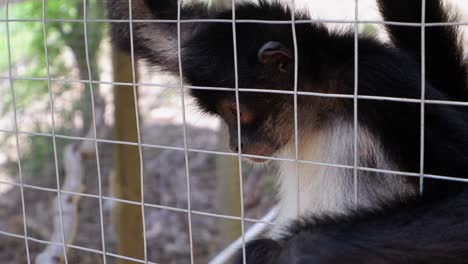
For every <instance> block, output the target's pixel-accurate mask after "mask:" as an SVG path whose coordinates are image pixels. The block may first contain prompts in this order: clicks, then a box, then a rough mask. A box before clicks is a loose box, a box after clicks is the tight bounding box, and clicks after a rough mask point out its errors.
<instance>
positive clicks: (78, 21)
mask: <svg viewBox="0 0 468 264" xmlns="http://www.w3.org/2000/svg"><path fill="white" fill-rule="evenodd" d="M43 3H44V6H43ZM83 3H86V4H87V6H86V17H87V18H89V19H93V18H94V19H96V18H101V19H102V18H104V17H105V12H104V7H103V3H104V1H102V0H87V1H84V0H66V1H63V0H46V1H41V0H23V1H18V2H15V3H9V4H8V5H6V4H4V5H0V18H2V19H5V18H8V19H10V20H13V21H10V22H8V32H7V31H6V30H7V24H6V23H5V22H0V35H1V37H0V57H1V58H3V59H1V60H0V75H2V76H7V75H8V71H9V67H10V66H11V69H12V72H13V77H25V78H31V77H33V78H37V77H39V78H46V77H48V76H47V74H48V73H50V77H51V78H57V79H61V78H63V79H70V77H69V76H70V73H71V72H77V70H78V74H79V79H88V74H89V73H88V69H87V60H86V58H87V57H86V55H87V54H86V49H85V41H84V40H85V37H84V36H85V32H84V30H85V27H84V19H85V12H84V11H85V9H84V8H85V6H84V4H83ZM43 14H45V17H43ZM43 18H45V20H46V21H45V23H44V21H43ZM44 27H45V28H44ZM44 31H45V34H44ZM104 32H105V24H104V23H96V22H87V32H86V33H87V34H86V35H87V40H88V41H87V44H88V49H89V54H88V58H89V63H90V64H91V65H92V66H94V68H93V69H92V70H93V72H92V74H93V77H94V78H97V79H98V78H99V71H98V70H97V66H96V64H97V57H98V54H99V53H98V52H99V46H100V43H101V40H102V39H103V36H104ZM7 36H8V37H9V38H7ZM44 36H46V37H47V39H44ZM8 39H9V42H8V41H7V40H8ZM46 43H47V53H46V48H45V44H46ZM9 53H10V55H11V65H10V61H9V60H8V54H9ZM70 53H71V54H72V56H73V57H74V63H72V64H70V62H69V60H70V56H68V57H67V56H64V54H70ZM47 63H48V65H49V68H47ZM70 65H72V66H71V67H70ZM5 83H8V82H5ZM60 85H61V89H60V92H62V91H66V90H67V87H69V84H67V83H61V84H60ZM13 88H14V91H15V96H16V103H17V110H18V108H22V107H26V106H27V105H28V104H30V103H32V102H33V101H37V100H44V101H46V100H48V96H49V95H48V92H49V83H48V82H47V81H38V80H21V83H18V81H14V82H13ZM88 90H89V89H85V92H84V93H83V95H82V97H83V98H89V92H88V93H87V94H86V92H87V91H88ZM0 92H3V96H2V97H1V99H0V115H5V114H6V113H8V112H10V111H12V109H13V106H12V104H13V96H12V94H11V92H10V87H0ZM60 92H59V93H60ZM54 96H60V94H57V93H54ZM82 101H83V100H77V102H72V103H73V106H74V109H73V111H71V112H72V113H63V112H61V113H60V115H63V116H70V118H69V120H73V117H72V115H76V114H77V112H80V110H81V111H83V112H86V113H88V112H89V113H88V115H90V114H91V113H90V111H87V110H86V111H84V110H83V109H82V108H87V107H88V106H85V107H83V106H82V105H81V102H82ZM80 108H81V109H80ZM87 118H88V119H90V118H89V117H87ZM67 120H68V119H67ZM30 125H32V126H36V129H35V130H34V131H38V132H50V131H40V129H41V128H40V127H39V125H38V124H30ZM69 129H70V128H64V127H56V132H58V131H62V132H63V131H65V130H69ZM27 144H28V146H29V147H28V151H27V152H26V153H24V154H23V153H22V161H23V166H25V168H28V169H31V170H33V171H38V172H39V171H41V169H44V167H45V166H46V165H45V164H44V162H43V159H44V158H47V157H49V156H50V155H51V153H53V147H52V144H51V141H50V138H45V137H40V136H38V137H30V138H29V140H28V142H27ZM57 151H58V152H59V153H60V152H61V151H62V146H61V145H60V144H58V145H57ZM39 174H40V173H39Z"/></svg>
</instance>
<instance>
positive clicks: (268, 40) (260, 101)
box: [182, 23, 294, 162]
mask: <svg viewBox="0 0 468 264" xmlns="http://www.w3.org/2000/svg"><path fill="white" fill-rule="evenodd" d="M197 30H199V32H198V33H196V35H195V36H194V37H193V39H191V40H190V41H188V42H186V44H185V45H184V46H183V47H182V48H183V53H182V68H183V73H184V78H186V80H187V81H188V82H189V83H190V84H191V85H192V86H196V88H195V89H192V90H191V94H192V95H193V96H194V97H195V99H196V101H197V103H198V105H199V106H200V107H201V108H202V109H203V110H204V111H205V112H207V113H210V114H214V115H217V116H219V117H220V118H222V119H223V120H224V122H225V123H226V124H227V126H228V129H229V134H230V144H229V145H230V149H231V150H232V151H233V152H237V151H238V147H239V145H240V146H241V152H242V153H243V154H251V155H258V156H273V155H274V154H275V153H277V152H278V151H280V150H281V149H282V147H284V146H285V145H286V144H287V143H289V142H291V140H293V139H294V107H293V106H294V97H293V94H291V93H289V94H282V93H274V92H271V90H273V91H275V90H283V91H284V90H286V91H289V92H292V91H293V90H294V46H293V43H292V32H291V26H290V25H265V24H261V25H259V24H255V25H252V24H238V25H237V26H236V43H235V44H236V51H237V52H236V54H234V46H233V34H232V25H231V24H227V23H222V24H219V23H217V24H211V25H203V26H201V27H199V28H198V29H197ZM235 56H236V57H237V60H236V63H237V74H236V70H235V66H234V64H235V61H234V57H235ZM236 86H237V87H238V88H240V89H241V90H240V91H238V93H236V91H235V88H236ZM203 87H216V88H231V90H224V91H219V90H213V89H203ZM245 89H251V90H250V91H248V90H245ZM252 89H254V90H252ZM267 90H269V91H267ZM236 95H238V103H237V100H236ZM237 112H239V121H238V120H237ZM238 124H240V126H241V127H240V128H241V129H240V130H241V141H240V144H239V139H238ZM249 159H250V160H251V161H254V162H263V161H266V160H265V159H261V158H249Z"/></svg>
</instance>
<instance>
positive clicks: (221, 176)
mask: <svg viewBox="0 0 468 264" xmlns="http://www.w3.org/2000/svg"><path fill="white" fill-rule="evenodd" d="M221 127H222V128H221V131H220V132H219V139H220V140H219V141H220V143H219V144H220V145H221V147H222V148H223V151H226V152H229V150H228V149H227V146H228V135H227V129H226V128H225V127H224V126H221ZM216 168H217V175H216V177H217V196H218V197H217V201H218V204H217V206H218V209H219V212H220V213H222V214H227V215H234V216H240V210H241V206H240V197H239V196H240V187H239V164H238V157H237V156H218V157H217V159H216ZM219 229H220V230H222V232H220V241H218V243H219V244H221V245H229V244H230V243H232V242H233V241H234V240H236V239H237V238H238V237H239V235H240V234H241V222H240V221H234V220H224V219H223V221H221V222H220V226H219Z"/></svg>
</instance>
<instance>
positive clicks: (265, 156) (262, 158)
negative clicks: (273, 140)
mask: <svg viewBox="0 0 468 264" xmlns="http://www.w3.org/2000/svg"><path fill="white" fill-rule="evenodd" d="M243 154H246V155H252V156H244V158H245V159H247V160H248V161H250V162H252V163H256V164H262V163H268V162H269V161H271V157H273V155H274V154H275V149H274V148H272V147H271V146H270V145H268V144H262V143H256V144H253V145H251V146H250V147H248V148H246V149H245V150H244V149H243ZM254 156H259V157H254Z"/></svg>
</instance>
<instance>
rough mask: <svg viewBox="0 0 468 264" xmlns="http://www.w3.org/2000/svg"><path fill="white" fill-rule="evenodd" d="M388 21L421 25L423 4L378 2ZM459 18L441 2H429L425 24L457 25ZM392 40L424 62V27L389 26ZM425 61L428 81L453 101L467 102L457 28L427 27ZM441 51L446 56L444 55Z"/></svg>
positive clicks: (419, 0)
mask: <svg viewBox="0 0 468 264" xmlns="http://www.w3.org/2000/svg"><path fill="white" fill-rule="evenodd" d="M378 4H379V7H380V12H381V14H382V16H383V18H384V19H385V21H391V22H405V23H421V22H422V20H421V14H422V0H411V1H408V0H379V1H378ZM454 21H456V17H455V16H453V15H452V12H450V10H449V9H448V8H447V7H444V4H443V1H442V0H427V1H426V9H425V19H424V22H425V23H441V22H454ZM386 29H387V31H388V33H389V36H390V39H391V40H392V42H393V43H394V44H395V46H397V47H398V48H400V49H402V50H404V51H406V52H408V53H409V54H410V55H412V56H413V57H414V58H415V59H416V61H417V62H418V63H419V62H420V61H421V27H418V26H402V25H389V24H387V25H386ZM424 31H425V45H424V46H425V58H426V63H425V64H426V71H427V74H426V76H427V79H428V80H429V81H430V82H431V83H432V84H433V85H434V86H436V87H438V88H439V89H440V90H442V91H444V92H445V93H446V94H447V95H449V96H450V97H452V98H454V99H457V100H467V99H468V93H467V84H468V83H467V82H468V78H467V73H468V71H467V70H468V69H467V67H468V66H467V65H466V62H465V61H464V56H463V47H462V45H461V42H460V37H459V34H458V28H457V27H456V26H436V27H432V26H431V27H426V28H425V29H424ZM442 50H443V51H444V52H442Z"/></svg>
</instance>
